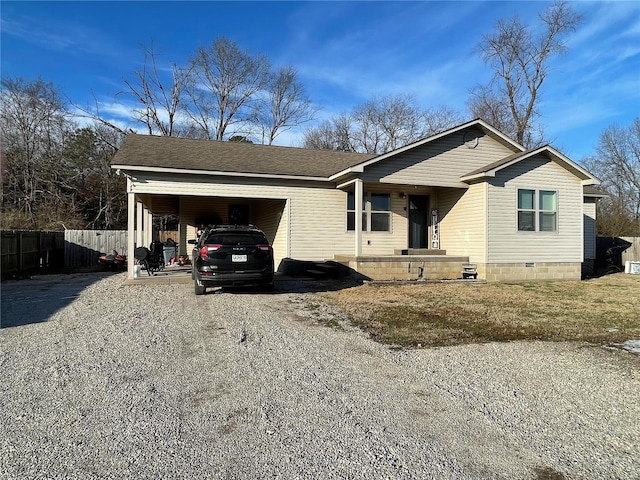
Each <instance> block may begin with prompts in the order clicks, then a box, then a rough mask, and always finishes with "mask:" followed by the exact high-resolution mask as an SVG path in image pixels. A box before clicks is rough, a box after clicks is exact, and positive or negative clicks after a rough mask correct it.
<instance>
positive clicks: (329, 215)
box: [133, 174, 408, 260]
mask: <svg viewBox="0 0 640 480" xmlns="http://www.w3.org/2000/svg"><path fill="white" fill-rule="evenodd" d="M239 181H241V182H243V183H237V182H239ZM133 189H134V191H135V192H137V193H147V194H163V195H167V194H169V195H177V196H180V197H181V200H180V215H181V218H183V220H184V221H186V222H193V220H194V219H195V218H196V217H197V216H198V215H201V214H203V213H208V212H211V213H216V214H218V215H219V216H220V217H221V218H222V220H223V222H226V221H227V220H228V218H227V216H228V205H229V204H230V203H248V204H249V205H250V219H251V220H250V221H252V222H254V223H256V224H257V225H256V226H258V227H260V228H262V229H265V228H266V229H273V225H268V226H267V227H265V226H264V225H262V224H260V222H261V221H266V222H267V223H269V222H271V221H273V218H274V217H273V215H274V212H273V211H271V212H268V211H267V214H266V219H263V217H262V214H263V213H264V212H265V210H263V209H267V210H269V208H273V206H274V205H276V203H277V204H279V205H282V206H283V209H282V216H281V217H280V219H279V226H278V228H277V235H275V236H274V238H273V242H274V256H275V257H276V259H282V258H285V257H287V256H289V257H291V258H295V259H298V260H326V259H332V258H333V257H334V255H336V254H343V255H353V253H354V250H355V236H354V233H353V232H347V225H346V217H347V215H346V208H347V193H346V192H345V191H342V190H337V189H335V187H334V185H333V184H331V183H319V182H289V183H286V184H285V183H283V182H279V181H278V180H275V179H233V178H225V177H210V176H206V177H205V176H203V177H202V178H199V177H197V178H194V177H186V178H182V179H181V181H176V179H175V178H173V177H163V176H162V175H157V174H156V175H154V174H148V175H147V176H146V178H143V177H142V175H139V176H138V181H136V182H134V185H133ZM365 191H369V189H367V187H366V186H365ZM371 191H377V192H388V193H390V195H391V196H390V198H391V208H392V215H391V232H371V233H367V232H365V233H363V236H362V253H363V254H364V255H380V254H386V255H389V254H392V253H393V251H394V250H395V249H399V248H406V247H407V243H408V233H407V220H406V211H405V207H406V199H405V198H401V195H400V191H399V190H398V191H395V192H390V191H389V189H388V188H384V187H380V186H376V187H375V188H372V189H371ZM273 201H276V202H275V203H273ZM285 201H287V202H288V208H286V209H285V208H284V203H283V202H285ZM276 210H277V208H276ZM269 218H271V219H272V220H268V219H269ZM286 226H289V229H288V234H289V238H287V237H286V232H287V228H284V227H286ZM183 230H184V233H182V232H181V240H180V241H181V244H185V243H186V240H187V239H189V238H195V229H194V227H193V225H192V224H190V225H189V226H187V228H185V229H183ZM181 250H182V249H181ZM190 250H191V249H190V248H188V249H187V252H188V253H190Z"/></svg>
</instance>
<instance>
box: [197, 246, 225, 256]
mask: <svg viewBox="0 0 640 480" xmlns="http://www.w3.org/2000/svg"><path fill="white" fill-rule="evenodd" d="M220 247H222V245H205V246H204V247H201V248H200V258H207V257H208V256H209V252H215V251H216V250H220Z"/></svg>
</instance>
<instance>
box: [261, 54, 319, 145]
mask: <svg viewBox="0 0 640 480" xmlns="http://www.w3.org/2000/svg"><path fill="white" fill-rule="evenodd" d="M266 97H267V98H266V99H265V100H264V102H263V104H262V105H260V107H259V111H258V115H257V116H258V122H259V124H260V127H261V129H262V138H263V140H262V143H267V144H268V145H272V144H273V141H274V140H275V138H276V137H277V136H278V135H279V134H281V133H282V132H285V131H287V130H289V129H291V128H292V127H296V126H299V125H301V124H303V123H305V122H308V121H311V120H312V119H313V116H314V113H315V110H314V108H313V106H312V104H311V100H309V97H307V95H306V93H305V90H304V86H303V85H302V84H301V83H300V82H299V81H298V73H297V72H296V70H295V69H294V68H293V67H291V66H285V67H281V68H279V69H278V70H277V71H276V72H275V73H273V74H272V75H271V76H270V81H269V83H268V84H267V92H266Z"/></svg>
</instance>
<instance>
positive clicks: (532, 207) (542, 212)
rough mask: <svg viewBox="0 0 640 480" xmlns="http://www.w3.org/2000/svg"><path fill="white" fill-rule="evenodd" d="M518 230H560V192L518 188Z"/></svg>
mask: <svg viewBox="0 0 640 480" xmlns="http://www.w3.org/2000/svg"><path fill="white" fill-rule="evenodd" d="M518 230H519V231H521V232H555V231H557V230H558V192H556V191H554V190H533V189H525V188H519V189H518Z"/></svg>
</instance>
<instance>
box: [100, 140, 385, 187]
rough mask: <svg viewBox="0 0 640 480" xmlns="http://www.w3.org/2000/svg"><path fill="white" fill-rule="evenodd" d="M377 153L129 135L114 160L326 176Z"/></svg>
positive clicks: (133, 164) (129, 163)
mask: <svg viewBox="0 0 640 480" xmlns="http://www.w3.org/2000/svg"><path fill="white" fill-rule="evenodd" d="M374 156H375V155H369V154H360V153H346V152H334V151H330V150H308V149H305V148H295V147H275V146H268V145H254V144H250V143H235V142H219V141H213V140H192V139H187V138H175V137H158V136H152V135H138V134H129V135H127V137H126V138H125V140H124V143H123V144H122V146H121V148H120V150H119V151H118V153H117V154H116V156H115V157H114V159H113V161H112V162H111V164H112V165H114V166H115V165H117V166H118V167H124V168H126V167H153V168H170V169H186V170H202V171H211V172H233V173H247V174H265V175H291V176H304V177H322V178H327V177H330V176H331V175H333V174H335V173H338V172H340V171H342V170H344V169H346V168H349V167H352V166H353V165H357V164H358V163H361V162H364V161H366V160H369V159H371V158H373V157H374Z"/></svg>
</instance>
